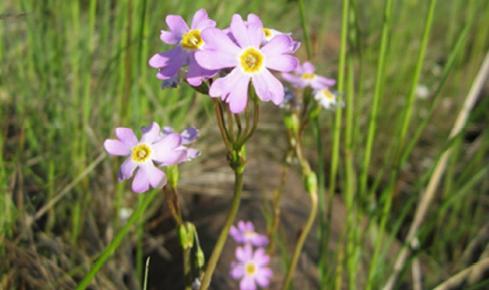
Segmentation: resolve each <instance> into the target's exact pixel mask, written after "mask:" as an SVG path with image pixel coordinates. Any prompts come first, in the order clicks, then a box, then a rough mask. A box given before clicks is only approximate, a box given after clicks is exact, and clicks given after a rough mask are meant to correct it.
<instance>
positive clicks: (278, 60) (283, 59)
mask: <svg viewBox="0 0 489 290" xmlns="http://www.w3.org/2000/svg"><path fill="white" fill-rule="evenodd" d="M298 63H299V61H298V60H297V58H296V57H295V56H292V55H288V54H282V55H278V56H275V57H271V58H267V64H266V65H267V68H270V69H273V70H276V71H281V72H289V71H292V70H294V68H295V67H296V66H297V64H298Z"/></svg>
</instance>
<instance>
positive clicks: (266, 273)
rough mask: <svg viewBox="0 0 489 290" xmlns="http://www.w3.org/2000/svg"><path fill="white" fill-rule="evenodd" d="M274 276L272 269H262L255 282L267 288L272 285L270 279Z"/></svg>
mask: <svg viewBox="0 0 489 290" xmlns="http://www.w3.org/2000/svg"><path fill="white" fill-rule="evenodd" d="M272 275H273V273H272V271H271V270H270V269H268V268H264V269H260V271H259V272H258V273H256V276H255V280H256V282H257V283H258V285H260V287H263V288H267V287H268V286H269V285H270V278H271V277H272Z"/></svg>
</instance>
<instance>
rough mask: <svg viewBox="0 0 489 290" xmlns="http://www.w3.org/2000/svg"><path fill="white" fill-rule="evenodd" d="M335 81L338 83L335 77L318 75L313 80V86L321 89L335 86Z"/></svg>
mask: <svg viewBox="0 0 489 290" xmlns="http://www.w3.org/2000/svg"><path fill="white" fill-rule="evenodd" d="M335 83H336V81H335V80H334V79H328V78H325V77H322V76H318V75H316V77H315V78H314V80H313V81H312V82H311V87H312V88H313V89H315V90H321V89H324V88H328V87H331V86H334V84H335Z"/></svg>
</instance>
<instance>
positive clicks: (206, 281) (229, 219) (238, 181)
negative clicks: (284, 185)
mask: <svg viewBox="0 0 489 290" xmlns="http://www.w3.org/2000/svg"><path fill="white" fill-rule="evenodd" d="M243 173H244V164H242V167H237V168H235V169H234V178H235V179H234V180H235V182H234V194H233V199H232V201H231V208H230V209H229V212H228V214H227V216H226V223H225V224H224V227H223V229H222V230H221V233H220V234H219V238H218V239H217V242H216V245H215V246H214V250H213V251H212V254H211V257H210V258H209V262H208V263H207V267H206V269H205V272H204V277H203V278H202V284H201V286H200V290H207V289H209V286H210V283H211V279H212V275H213V274H214V270H215V269H216V266H217V262H219V258H220V257H221V253H222V250H223V248H224V245H225V244H226V240H227V238H228V235H229V229H230V228H231V226H232V225H233V223H234V219H235V218H236V215H237V213H238V209H239V204H240V201H241V192H242V190H243Z"/></svg>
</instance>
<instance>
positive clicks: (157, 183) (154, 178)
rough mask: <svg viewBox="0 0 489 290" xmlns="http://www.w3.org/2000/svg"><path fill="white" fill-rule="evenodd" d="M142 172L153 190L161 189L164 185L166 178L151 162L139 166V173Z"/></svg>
mask: <svg viewBox="0 0 489 290" xmlns="http://www.w3.org/2000/svg"><path fill="white" fill-rule="evenodd" d="M141 170H143V171H144V173H145V174H146V177H147V178H148V181H149V184H150V185H151V187H153V188H161V187H163V186H164V185H165V184H166V176H165V174H164V173H163V171H161V170H160V169H158V168H156V167H155V165H154V164H153V162H146V163H143V164H142V165H140V169H139V171H141Z"/></svg>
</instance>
